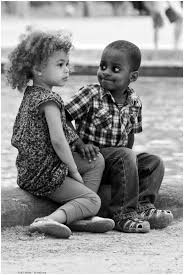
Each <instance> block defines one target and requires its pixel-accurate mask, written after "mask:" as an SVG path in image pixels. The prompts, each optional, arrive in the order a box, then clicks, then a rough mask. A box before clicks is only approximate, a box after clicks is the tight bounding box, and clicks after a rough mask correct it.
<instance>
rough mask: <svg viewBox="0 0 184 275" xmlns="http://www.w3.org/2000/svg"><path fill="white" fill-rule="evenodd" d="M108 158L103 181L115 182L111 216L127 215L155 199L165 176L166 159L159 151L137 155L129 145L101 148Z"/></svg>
mask: <svg viewBox="0 0 184 275" xmlns="http://www.w3.org/2000/svg"><path fill="white" fill-rule="evenodd" d="M101 153H102V155H103V157H104V159H105V171H104V174H103V178H102V185H103V184H108V185H111V200H110V205H109V208H108V211H109V213H108V216H110V217H114V216H117V215H120V216H121V218H126V217H129V216H131V215H135V212H141V211H144V210H146V209H150V208H155V207H154V203H155V200H156V198H157V195H158V191H159V188H160V186H161V182H162V179H163V176H164V165H163V161H162V160H161V159H160V158H159V157H158V156H155V155H151V154H147V153H141V154H138V155H136V154H135V152H134V151H133V150H132V149H129V148H125V147H118V148H117V147H109V148H101Z"/></svg>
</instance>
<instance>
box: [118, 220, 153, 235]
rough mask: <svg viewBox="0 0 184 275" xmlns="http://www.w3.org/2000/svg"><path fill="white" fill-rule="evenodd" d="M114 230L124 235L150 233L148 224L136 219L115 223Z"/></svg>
mask: <svg viewBox="0 0 184 275" xmlns="http://www.w3.org/2000/svg"><path fill="white" fill-rule="evenodd" d="M115 229H117V230H118V231H121V232H125V233H147V232H149V231H150V224H149V222H147V221H143V220H140V219H138V218H127V219H124V220H121V221H119V222H117V223H116V227H115Z"/></svg>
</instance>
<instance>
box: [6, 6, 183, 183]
mask: <svg viewBox="0 0 184 275" xmlns="http://www.w3.org/2000/svg"><path fill="white" fill-rule="evenodd" d="M146 2H147V1H1V69H2V70H1V72H2V75H1V78H2V81H1V122H2V123H1V137H2V143H1V153H2V174H1V176H2V181H1V182H2V186H4V187H8V186H11V185H15V184H16V167H15V159H16V154H17V151H16V149H15V148H13V147H12V146H11V142H10V141H11V135H12V126H13V123H14V120H15V116H16V113H17V110H18V107H19V104H20V102H21V98H22V94H20V93H19V92H18V91H16V90H12V89H11V88H10V87H9V86H8V85H7V83H6V81H5V77H4V74H3V72H4V65H5V64H6V62H7V57H8V54H9V52H10V51H11V49H12V48H13V47H14V46H16V45H17V43H18V41H19V38H20V36H21V34H22V33H24V32H25V31H28V30H31V29H34V28H41V29H53V30H54V29H61V28H65V29H67V30H69V31H71V32H72V34H73V43H74V50H73V53H72V56H71V63H73V65H74V73H73V74H71V77H70V79H69V82H68V83H67V85H66V87H64V88H62V90H60V89H59V92H60V93H61V96H62V98H63V99H64V101H65V100H66V101H67V99H68V98H69V97H70V96H71V95H72V94H73V93H74V92H75V91H77V89H79V88H80V87H81V86H83V85H85V84H87V83H93V82H97V79H96V70H97V67H98V64H99V61H100V55H101V52H102V49H103V48H104V47H105V46H106V45H107V44H108V43H110V42H112V41H113V40H117V39H124V40H129V41H131V42H133V43H135V44H136V45H137V46H139V47H140V49H141V51H142V57H143V58H142V67H141V71H140V78H139V79H138V80H137V81H136V82H135V83H134V84H133V88H135V90H136V92H137V94H138V95H139V96H140V97H141V99H142V102H143V133H141V134H139V135H136V141H135V150H136V151H137V152H141V151H148V152H150V153H154V154H158V155H160V156H161V157H162V158H163V160H164V162H165V166H166V170H165V177H164V181H163V185H162V186H163V187H162V188H164V186H165V185H167V184H169V183H170V184H173V185H177V184H182V151H183V149H182V107H183V102H182V101H183V96H182V91H183V87H182V62H183V51H182V33H181V32H180V34H179V37H178V43H177V45H176V44H175V42H174V33H175V31H176V29H175V28H176V23H178V26H180V27H181V26H182V24H183V23H182V21H181V19H182V16H181V14H182V2H181V1H172V2H177V7H178V14H179V15H178V17H176V18H175V17H174V16H173V14H172V13H171V15H170V18H171V19H173V20H174V21H173V23H171V22H170V21H169V20H168V17H166V16H165V11H164V16H163V18H162V19H160V18H161V15H160V14H162V15H163V8H164V7H163V6H162V7H161V6H158V7H157V10H155V7H153V9H151V8H150V6H149V7H148V6H146V5H145V3H146ZM149 2H150V1H149ZM152 3H153V4H155V3H157V4H159V3H161V2H159V1H154V2H152ZM162 3H164V4H165V6H166V4H167V3H168V1H162ZM159 8H162V12H160V10H159ZM155 15H156V16H158V18H159V20H160V21H159V20H157V23H158V26H157V29H155V28H154V21H153V18H155V17H154V16H155ZM178 18H179V19H178ZM177 30H178V29H177ZM155 31H157V32H159V35H158V39H157V40H158V41H157V43H155V35H156V34H155ZM179 31H180V29H179ZM157 34H158V33H157Z"/></svg>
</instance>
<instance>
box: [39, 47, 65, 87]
mask: <svg viewBox="0 0 184 275" xmlns="http://www.w3.org/2000/svg"><path fill="white" fill-rule="evenodd" d="M40 78H41V81H42V82H43V83H45V84H46V85H47V86H48V87H49V88H52V87H53V86H64V85H65V83H66V81H67V80H68V78H69V56H68V54H66V53H65V52H64V51H62V50H59V51H56V52H54V53H53V54H52V55H51V56H50V57H49V58H48V61H47V64H46V65H44V66H43V67H42V68H41V77H40Z"/></svg>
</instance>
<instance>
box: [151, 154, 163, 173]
mask: <svg viewBox="0 0 184 275" xmlns="http://www.w3.org/2000/svg"><path fill="white" fill-rule="evenodd" d="M152 158H153V159H154V161H155V163H156V167H157V168H159V169H160V170H162V171H164V170H165V166H164V162H163V160H162V159H161V157H159V156H157V155H152Z"/></svg>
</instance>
